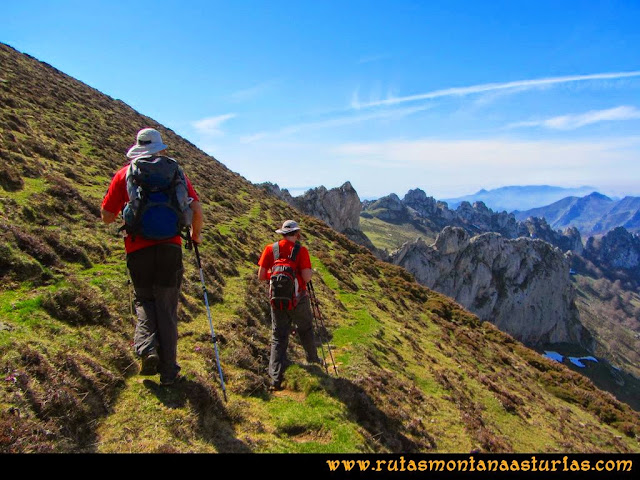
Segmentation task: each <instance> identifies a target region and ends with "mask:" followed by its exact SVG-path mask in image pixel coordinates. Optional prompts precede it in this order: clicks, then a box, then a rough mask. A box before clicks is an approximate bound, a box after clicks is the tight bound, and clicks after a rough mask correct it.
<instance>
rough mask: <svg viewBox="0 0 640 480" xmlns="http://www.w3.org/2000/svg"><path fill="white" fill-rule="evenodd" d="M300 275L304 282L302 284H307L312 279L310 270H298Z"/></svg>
mask: <svg viewBox="0 0 640 480" xmlns="http://www.w3.org/2000/svg"><path fill="white" fill-rule="evenodd" d="M300 275H301V276H302V280H304V283H309V281H310V280H311V277H313V270H311V269H310V268H303V269H302V270H300Z"/></svg>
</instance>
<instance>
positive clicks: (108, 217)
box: [100, 208, 118, 224]
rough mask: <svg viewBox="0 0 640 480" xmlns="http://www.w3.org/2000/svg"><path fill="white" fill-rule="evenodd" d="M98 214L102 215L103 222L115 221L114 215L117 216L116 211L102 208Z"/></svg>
mask: <svg viewBox="0 0 640 480" xmlns="http://www.w3.org/2000/svg"><path fill="white" fill-rule="evenodd" d="M100 216H102V221H103V222H104V223H107V224H109V223H113V222H115V221H116V217H117V216H118V214H117V213H113V212H109V211H107V210H105V209H104V208H103V209H101V210H100Z"/></svg>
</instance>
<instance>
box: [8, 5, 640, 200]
mask: <svg viewBox="0 0 640 480" xmlns="http://www.w3.org/2000/svg"><path fill="white" fill-rule="evenodd" d="M638 25H640V2H638V1H635V0H633V1H582V2H571V1H554V2H547V1H544V0H537V1H515V0H514V1H491V2H480V1H469V2H463V1H442V2H439V1H429V2H427V1H384V2H383V1H368V2H366V1H331V0H329V1H324V2H317V1H314V2H311V1H290V2H284V1H278V0H273V1H269V2H266V1H261V2H258V1H251V2H250V1H227V2H219V1H206V2H205V1H187V0H184V1H154V2H149V3H145V4H143V3H135V2H125V1H115V0H114V1H109V2H106V1H105V2H92V1H82V2H80V1H62V0H60V1H31V0H22V1H20V2H17V1H12V2H4V4H3V7H2V14H1V15H0V41H2V42H4V43H7V44H9V45H11V46H13V47H14V48H16V49H18V50H20V51H22V52H25V53H28V54H30V55H32V56H34V57H36V58H38V59H39V60H42V61H45V62H47V63H49V64H51V65H53V66H55V67H56V68H58V69H60V70H62V71H63V72H65V73H67V74H69V75H71V76H73V77H75V78H77V79H79V80H81V81H83V82H85V83H87V84H89V85H90V86H92V87H95V88H97V89H98V90H100V91H102V92H104V93H106V94H108V95H110V96H112V97H114V98H118V99H121V100H123V101H124V102H125V103H127V104H129V105H131V106H132V107H133V108H135V109H136V110H138V111H139V112H141V113H143V114H145V115H148V116H150V117H152V118H154V119H156V120H157V121H159V122H161V123H162V124H164V125H166V126H168V127H170V128H172V129H173V130H175V131H176V132H177V133H179V134H180V135H182V136H184V137H185V138H187V139H189V140H190V141H191V142H193V143H194V144H196V145H197V146H199V147H200V148H202V149H203V150H204V151H206V152H208V153H210V154H212V155H213V156H215V157H216V158H217V159H218V160H220V161H221V162H223V163H224V164H225V165H226V166H227V167H229V168H230V169H231V170H233V171H235V172H238V173H240V174H241V175H243V176H244V177H246V178H247V179H249V180H251V181H253V182H262V181H272V182H274V183H278V184H279V185H280V186H281V187H283V188H289V189H290V191H291V192H292V193H293V194H299V193H302V192H303V191H304V190H305V189H307V188H310V187H314V186H318V185H325V186H326V187H328V188H331V187H335V186H339V185H341V184H342V183H343V182H345V181H347V180H349V181H351V183H352V184H353V186H354V187H355V188H356V190H357V191H358V193H359V194H360V196H361V198H375V197H380V196H382V195H386V194H388V193H391V192H394V193H397V194H398V195H400V196H403V195H404V194H405V193H406V192H407V190H409V189H411V188H415V187H420V188H422V189H423V190H425V191H426V192H427V194H429V195H433V196H435V197H436V198H446V197H451V196H457V195H463V194H468V193H472V192H475V191H477V190H479V189H481V188H487V189H489V188H496V187H500V186H505V185H535V184H548V185H559V186H566V187H572V186H580V185H594V186H596V187H598V188H599V189H600V190H601V191H602V192H603V193H609V194H614V195H624V194H633V195H640V28H638ZM0 70H1V66H0ZM141 127H142V126H141ZM134 136H135V132H132V142H133V139H134ZM123 154H124V152H123Z"/></svg>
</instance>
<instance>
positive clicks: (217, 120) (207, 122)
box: [191, 113, 236, 137]
mask: <svg viewBox="0 0 640 480" xmlns="http://www.w3.org/2000/svg"><path fill="white" fill-rule="evenodd" d="M235 116H236V114H235V113H227V114H225V115H218V116H216V117H207V118H203V119H202V120H197V121H195V122H192V123H191V124H192V125H193V127H194V128H195V129H196V130H197V131H198V133H199V134H201V135H205V136H209V137H217V136H220V135H223V132H222V130H221V129H220V126H221V125H222V124H223V123H224V122H226V121H227V120H230V119H232V118H234V117H235Z"/></svg>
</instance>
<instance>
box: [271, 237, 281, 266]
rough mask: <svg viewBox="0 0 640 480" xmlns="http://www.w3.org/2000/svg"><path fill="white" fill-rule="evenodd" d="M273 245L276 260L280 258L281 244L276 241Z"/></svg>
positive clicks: (274, 259)
mask: <svg viewBox="0 0 640 480" xmlns="http://www.w3.org/2000/svg"><path fill="white" fill-rule="evenodd" d="M272 247H273V261H274V262H275V261H276V260H278V259H279V258H280V244H279V243H278V242H275V243H274V244H273V246H272Z"/></svg>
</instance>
